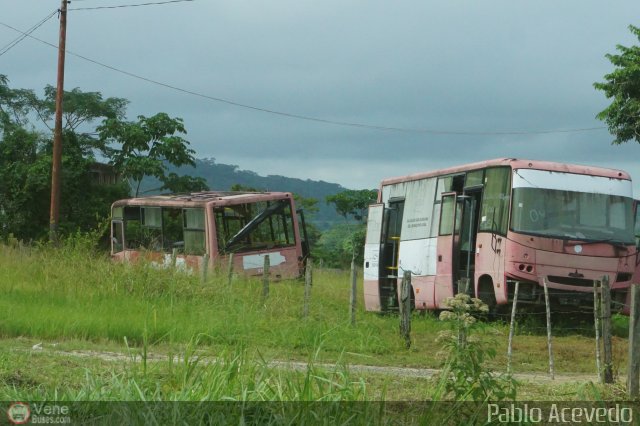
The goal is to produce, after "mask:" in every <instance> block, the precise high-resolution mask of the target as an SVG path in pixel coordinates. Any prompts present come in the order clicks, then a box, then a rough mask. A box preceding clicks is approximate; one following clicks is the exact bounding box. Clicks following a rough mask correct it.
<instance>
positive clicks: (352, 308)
mask: <svg viewBox="0 0 640 426" xmlns="http://www.w3.org/2000/svg"><path fill="white" fill-rule="evenodd" d="M357 281H358V272H357V271H356V260H355V258H352V259H351V296H350V298H349V302H350V303H349V306H350V307H349V311H350V313H351V325H356V303H357V300H358V299H357V297H358V286H357Z"/></svg>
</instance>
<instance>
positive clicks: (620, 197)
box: [364, 159, 637, 311]
mask: <svg viewBox="0 0 640 426" xmlns="http://www.w3.org/2000/svg"><path fill="white" fill-rule="evenodd" d="M636 258H637V248H636V242H635V237H634V213H633V196H632V186H631V179H630V177H629V175H628V174H627V173H626V172H623V171H620V170H611V169H604V168H598V167H590V166H579V165H569V164H563V163H551V162H543V161H529V160H517V159H498V160H490V161H484V162H479V163H474V164H467V165H463V166H458V167H451V168H448V169H443V170H437V171H433V172H426V173H418V174H413V175H409V176H402V177H397V178H390V179H385V180H383V181H382V184H381V187H380V193H379V196H378V203H377V204H374V205H372V206H370V208H369V217H368V223H367V237H366V242H365V260H364V296H365V305H366V309H367V310H369V311H386V310H393V309H394V308H396V307H397V305H398V294H397V292H398V287H399V285H398V284H399V281H400V279H401V277H402V273H403V271H411V273H412V285H413V298H414V301H415V308H416V309H440V308H441V307H442V302H443V300H444V299H445V298H447V297H451V296H453V295H455V294H456V293H458V292H462V291H465V289H462V288H458V286H459V283H461V282H465V281H466V280H461V279H463V278H468V280H469V283H470V284H469V287H468V289H467V291H468V292H469V294H471V295H475V296H476V297H478V298H480V299H482V300H483V301H484V302H486V303H487V304H489V305H490V306H493V307H496V306H498V305H504V304H507V303H509V301H510V300H512V297H513V290H514V284H515V283H516V282H519V283H520V284H519V294H518V301H519V303H522V302H528V303H531V304H540V303H544V290H543V280H546V282H547V286H548V287H549V289H550V290H549V291H550V295H551V299H552V303H553V304H554V305H555V306H556V308H558V309H562V308H572V309H580V308H581V307H584V308H592V307H593V281H594V280H598V279H601V278H602V277H603V276H604V275H607V276H608V277H609V280H610V283H611V288H612V299H613V300H614V301H615V302H616V306H618V307H622V306H623V305H624V302H625V298H626V293H627V289H628V288H629V285H630V283H631V280H632V277H633V272H634V269H635V266H636Z"/></svg>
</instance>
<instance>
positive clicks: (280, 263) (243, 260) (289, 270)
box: [223, 246, 300, 279]
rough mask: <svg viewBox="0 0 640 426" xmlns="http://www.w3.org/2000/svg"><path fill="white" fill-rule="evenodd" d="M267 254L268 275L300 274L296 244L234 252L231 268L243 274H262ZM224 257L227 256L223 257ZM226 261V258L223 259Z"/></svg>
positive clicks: (280, 276) (285, 276) (292, 275)
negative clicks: (274, 248)
mask: <svg viewBox="0 0 640 426" xmlns="http://www.w3.org/2000/svg"><path fill="white" fill-rule="evenodd" d="M266 255H269V275H270V276H271V277H273V278H275V279H280V278H296V277H298V276H300V269H299V265H298V257H299V256H300V252H299V248H298V247H296V246H293V247H287V248H281V249H277V250H263V251H259V252H250V253H234V255H233V270H234V271H236V272H240V271H242V272H243V273H244V274H245V275H249V276H257V275H262V273H263V271H264V257H265V256H266ZM223 258H224V259H226V258H227V256H224V257H223ZM225 263H226V260H225Z"/></svg>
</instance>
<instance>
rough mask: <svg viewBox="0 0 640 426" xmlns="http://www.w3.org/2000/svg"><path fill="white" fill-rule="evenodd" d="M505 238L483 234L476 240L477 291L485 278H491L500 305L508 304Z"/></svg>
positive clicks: (487, 233)
mask: <svg viewBox="0 0 640 426" xmlns="http://www.w3.org/2000/svg"><path fill="white" fill-rule="evenodd" d="M505 248H506V244H505V238H504V237H502V236H500V235H495V234H491V233H489V232H481V233H479V234H478V237H477V240H476V271H475V280H474V281H475V289H476V295H477V294H478V286H479V284H480V280H481V279H483V277H487V276H488V277H490V278H491V282H492V283H493V290H494V294H495V297H496V303H497V304H498V305H500V304H505V303H507V286H506V283H505V275H504V262H505V251H506V250H505Z"/></svg>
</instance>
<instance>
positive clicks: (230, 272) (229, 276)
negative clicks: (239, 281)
mask: <svg viewBox="0 0 640 426" xmlns="http://www.w3.org/2000/svg"><path fill="white" fill-rule="evenodd" d="M227 261H228V262H229V263H228V264H227V284H229V285H231V281H232V280H233V253H229V256H228V257H227Z"/></svg>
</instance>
